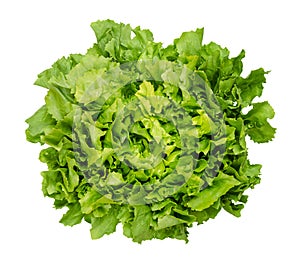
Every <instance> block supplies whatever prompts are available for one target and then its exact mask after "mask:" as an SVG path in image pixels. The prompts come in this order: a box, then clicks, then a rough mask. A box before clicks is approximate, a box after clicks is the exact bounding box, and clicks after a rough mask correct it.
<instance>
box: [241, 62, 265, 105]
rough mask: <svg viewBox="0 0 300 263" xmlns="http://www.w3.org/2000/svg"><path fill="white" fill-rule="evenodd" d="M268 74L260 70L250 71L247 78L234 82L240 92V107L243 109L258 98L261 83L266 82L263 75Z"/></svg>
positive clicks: (260, 92) (261, 89) (261, 87)
mask: <svg viewBox="0 0 300 263" xmlns="http://www.w3.org/2000/svg"><path fill="white" fill-rule="evenodd" d="M267 73H268V72H267V71H265V70H264V69H262V68H259V69H257V70H253V71H251V73H250V74H249V76H248V77H247V78H245V79H244V78H242V77H239V78H238V79H237V81H236V84H237V87H238V89H239V90H240V96H241V99H242V105H243V106H244V107H246V106H248V105H250V104H251V102H252V100H253V99H254V98H255V97H260V96H261V94H262V91H263V83H265V82H266V78H265V74H267Z"/></svg>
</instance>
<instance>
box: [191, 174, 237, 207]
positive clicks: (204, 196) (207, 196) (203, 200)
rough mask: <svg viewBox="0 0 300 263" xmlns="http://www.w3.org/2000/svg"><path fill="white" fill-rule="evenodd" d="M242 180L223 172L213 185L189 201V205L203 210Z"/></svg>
mask: <svg viewBox="0 0 300 263" xmlns="http://www.w3.org/2000/svg"><path fill="white" fill-rule="evenodd" d="M239 184H240V182H239V181H238V180H236V179H234V177H232V176H229V175H226V174H224V173H222V172H220V173H219V175H218V176H217V177H216V178H215V179H214V181H213V184H212V186H208V187H207V188H205V189H204V190H202V191H201V192H200V193H199V194H197V196H196V197H194V198H192V199H191V200H189V201H188V203H187V205H188V207H190V208H192V209H193V210H196V211H202V210H204V209H206V208H208V207H210V206H211V205H212V204H213V203H214V202H216V201H217V200H218V199H219V198H220V197H221V196H222V195H224V194H225V193H226V192H228V190H229V189H231V188H232V187H234V186H236V185H239Z"/></svg>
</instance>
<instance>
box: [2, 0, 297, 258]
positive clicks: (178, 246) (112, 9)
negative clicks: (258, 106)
mask: <svg viewBox="0 0 300 263" xmlns="http://www.w3.org/2000/svg"><path fill="white" fill-rule="evenodd" d="M296 3H297V1H291V0H285V1H263V0H260V1H257V0H251V1H228V0H227V1H223V0H220V1H201V0H198V1H189V0H185V1H174V0H173V1H163V0H160V1H156V0H152V1H121V0H120V1H114V0H107V1H100V0H99V1H89V0H85V1H63V0H60V1H57V0H52V1H33V0H27V1H21V0H19V1H16V0H11V1H2V2H1V4H0V28H1V30H0V38H1V40H0V52H1V56H0V67H1V71H0V74H1V75H0V98H1V100H0V107H1V109H0V116H1V118H0V121H1V122H0V125H1V129H0V139H1V148H0V155H1V158H0V164H1V166H0V167H1V172H0V173H1V181H0V198H1V199H0V202H1V206H0V213H1V217H0V241H1V246H0V251H1V252H0V261H1V262H5V263H10V262H44V263H47V262H74V263H75V262H119V261H122V262H132V263H135V262H182V261H186V262H189V261H190V262H212V263H215V262H225V263H227V262H231V263H235V262H289V263H293V262H300V255H299V253H300V252H299V247H300V226H299V223H300V220H299V219H300V216H299V208H300V202H299V201H300V198H299V194H300V191H299V189H300V179H299V178H300V173H299V167H298V164H299V163H300V160H299V146H300V145H299V128H300V125H299V95H300V92H299V90H300V86H299V79H298V78H299V72H300V67H299V61H300V56H299V54H300V52H299V47H300V41H299V26H298V25H299V24H300V19H299V12H298V8H297V5H296ZM106 18H110V19H113V20H115V21H117V22H124V23H130V24H131V25H132V26H134V27H135V26H138V25H140V26H141V27H142V28H149V29H150V30H151V31H152V32H153V33H154V36H155V40H156V41H160V42H163V43H164V44H169V43H171V42H172V40H173V39H174V38H176V37H178V36H180V34H181V33H182V32H183V31H189V30H194V29H196V28H197V27H204V28H205V35H204V42H205V43H208V42H210V41H215V42H217V43H219V44H221V45H222V46H226V47H228V48H229V50H231V52H232V55H233V56H235V55H237V54H238V53H239V51H240V50H241V49H245V50H246V58H245V59H244V69H245V71H244V75H245V76H246V75H247V74H248V73H249V71H250V70H251V69H256V68H259V67H264V68H265V69H266V70H272V72H271V73H270V74H269V75H268V76H267V84H266V85H265V90H264V95H263V98H262V100H263V99H267V100H269V102H270V103H271V104H272V105H273V106H274V108H275V111H276V113H277V114H276V118H275V119H274V120H273V121H272V124H273V125H274V126H275V127H277V128H278V130H277V134H276V139H275V140H274V141H273V142H272V143H269V144H265V145H254V144H250V145H249V151H250V157H251V161H252V162H253V163H261V164H263V169H262V182H261V184H260V185H258V186H257V187H256V188H255V189H254V190H251V191H250V192H248V194H249V195H250V197H249V201H248V203H247V205H246V207H245V209H244V210H243V212H242V217H241V218H235V217H233V216H231V215H229V214H227V213H225V212H223V213H221V214H219V216H218V217H217V218H216V219H215V220H211V221H209V222H207V223H205V224H204V225H201V226H195V227H193V228H192V229H190V235H189V240H190V242H189V243H188V244H185V243H184V242H183V241H177V240H169V239H168V240H164V241H158V240H152V241H147V242H144V243H143V244H142V245H139V244H135V243H133V242H132V241H131V240H130V239H127V238H125V237H123V235H122V233H121V229H120V228H118V231H117V232H116V233H114V234H112V235H109V236H105V237H104V238H102V239H100V240H97V241H92V240H91V239H90V236H89V225H88V224H80V225H78V226H75V227H73V228H68V227H64V226H63V225H61V224H59V223H58V221H59V219H60V217H61V213H62V211H56V210H54V209H53V208H52V200H50V199H46V198H44V197H43V195H42V192H41V176H40V175H39V173H40V171H41V170H43V169H45V167H44V166H43V165H42V164H40V162H39V161H38V153H39V150H40V146H39V145H33V144H30V143H28V142H26V141H25V134H24V130H25V129H26V124H25V123H24V120H25V119H26V118H27V117H29V116H31V115H32V114H33V113H34V111H35V110H36V109H37V108H39V107H40V106H41V105H42V104H43V97H44V95H45V90H44V89H42V88H40V87H36V86H33V84H32V83H33V82H34V80H35V78H36V75H37V74H38V73H39V72H41V71H42V70H44V69H46V68H48V67H50V66H51V64H52V63H53V62H54V61H55V60H56V59H58V58H60V57H61V56H63V55H68V54H70V53H78V52H85V50H86V49H87V48H88V47H90V46H91V45H92V43H93V42H94V41H95V37H94V35H93V32H92V30H91V28H90V27H89V25H90V23H91V22H93V21H96V20H98V19H106Z"/></svg>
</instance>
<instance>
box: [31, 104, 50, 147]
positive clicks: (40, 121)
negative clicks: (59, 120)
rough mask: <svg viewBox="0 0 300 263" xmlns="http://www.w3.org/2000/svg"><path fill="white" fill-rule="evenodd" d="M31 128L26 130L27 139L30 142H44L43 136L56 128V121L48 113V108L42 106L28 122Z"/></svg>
mask: <svg viewBox="0 0 300 263" xmlns="http://www.w3.org/2000/svg"><path fill="white" fill-rule="evenodd" d="M26 122H27V123H28V124H29V127H28V128H27V129H26V139H27V140H28V141H30V142H33V143H36V142H40V143H43V142H42V139H41V136H42V135H44V134H45V132H46V131H48V130H51V128H52V127H54V126H55V124H56V121H55V120H54V119H53V118H52V117H51V115H50V114H49V113H48V110H47V107H46V106H45V105H44V106H42V107H41V108H40V109H39V110H38V111H37V112H36V113H35V114H34V115H32V116H31V117H30V118H28V119H27V120H26Z"/></svg>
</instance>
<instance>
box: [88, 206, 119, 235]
mask: <svg viewBox="0 0 300 263" xmlns="http://www.w3.org/2000/svg"><path fill="white" fill-rule="evenodd" d="M118 213H119V208H117V207H112V208H111V209H110V210H109V212H108V214H107V215H105V216H103V217H100V218H98V217H92V222H91V224H92V228H91V237H92V239H98V238H101V237H103V236H104V235H105V234H106V235H108V234H111V233H113V232H115V231H116V226H117V224H118V223H119V219H118V217H117V216H118Z"/></svg>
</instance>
